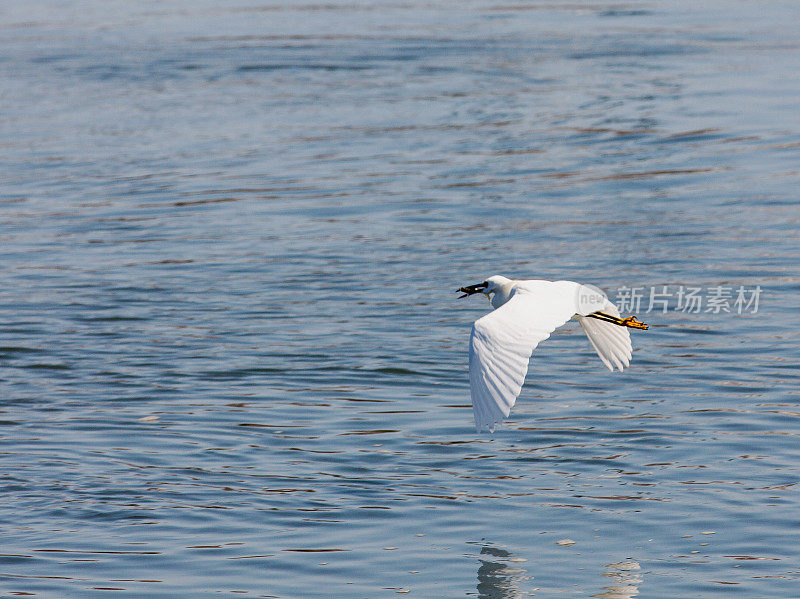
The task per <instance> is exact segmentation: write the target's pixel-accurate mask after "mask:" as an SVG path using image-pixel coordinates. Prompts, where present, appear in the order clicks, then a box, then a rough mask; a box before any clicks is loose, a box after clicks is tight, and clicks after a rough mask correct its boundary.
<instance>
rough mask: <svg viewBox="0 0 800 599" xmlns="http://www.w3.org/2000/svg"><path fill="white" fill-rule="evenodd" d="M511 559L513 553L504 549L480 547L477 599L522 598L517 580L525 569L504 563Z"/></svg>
mask: <svg viewBox="0 0 800 599" xmlns="http://www.w3.org/2000/svg"><path fill="white" fill-rule="evenodd" d="M513 559H514V556H513V554H512V553H509V552H508V551H506V550H505V549H500V548H499V547H492V546H489V545H485V546H483V547H482V548H481V558H480V562H481V565H480V566H479V567H478V599H522V593H521V592H520V590H519V588H518V585H517V582H518V581H519V580H520V579H521V578H522V576H523V575H524V574H525V570H523V569H521V568H516V567H514V566H510V565H508V564H507V563H504V562H508V561H509V560H513ZM521 561H525V560H521Z"/></svg>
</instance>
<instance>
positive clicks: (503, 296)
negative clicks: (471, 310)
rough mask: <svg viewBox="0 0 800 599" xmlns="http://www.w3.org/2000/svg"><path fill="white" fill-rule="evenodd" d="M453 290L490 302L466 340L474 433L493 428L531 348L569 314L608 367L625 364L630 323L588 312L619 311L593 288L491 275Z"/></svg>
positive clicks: (507, 407) (510, 400) (516, 389)
mask: <svg viewBox="0 0 800 599" xmlns="http://www.w3.org/2000/svg"><path fill="white" fill-rule="evenodd" d="M459 291H463V292H465V293H466V294H467V295H472V294H474V293H484V294H486V295H487V296H488V297H490V299H491V301H492V305H493V306H494V307H495V310H494V311H493V312H490V313H489V314H487V315H486V316H484V317H483V318H479V319H478V320H477V321H476V322H475V324H474V325H473V327H472V335H471V336H470V341H469V381H470V392H471V395H472V407H473V411H474V414H475V426H476V427H477V429H478V431H479V432H480V431H481V430H483V429H484V428H486V429H488V430H489V431H490V432H493V431H494V428H495V425H496V424H498V423H501V422H502V421H503V419H504V418H506V417H507V416H508V414H509V412H510V411H511V408H512V407H513V406H514V402H515V401H516V399H517V396H518V395H519V393H520V390H521V389H522V384H523V383H524V381H525V375H526V374H527V372H528V361H529V360H530V357H531V353H532V352H533V350H534V348H535V347H536V346H537V345H538V344H539V343H541V342H542V341H544V340H545V339H547V338H548V337H549V336H550V333H552V332H553V331H554V330H555V329H557V328H558V327H560V326H562V325H563V324H564V323H566V322H567V321H568V320H569V319H570V318H573V317H575V318H576V319H577V320H578V322H579V323H580V324H581V326H582V327H583V330H584V331H585V332H586V335H587V336H588V337H589V341H590V342H591V344H592V347H594V349H595V351H596V352H597V354H598V355H599V356H600V359H601V360H602V361H603V363H604V364H605V365H606V366H607V367H608V369H609V370H612V371H613V370H614V369H615V368H617V369H619V370H622V369H623V368H624V367H626V366H628V365H629V364H630V359H631V339H630V334H629V333H628V329H627V328H626V326H630V325H625V324H622V325H620V322H617V323H614V322H610V321H607V320H600V319H598V318H597V316H594V317H590V316H589V315H590V314H597V313H602V314H603V315H608V316H609V317H614V318H616V319H619V316H620V315H619V311H618V310H617V308H616V306H614V304H612V303H611V302H610V301H608V299H607V298H606V297H605V296H604V295H603V294H602V293H600V292H599V291H597V290H596V289H593V288H591V287H587V286H584V285H581V284H579V283H574V282H572V281H541V280H530V281H514V280H511V279H507V278H506V277H502V276H499V275H496V276H493V277H490V278H489V279H487V280H486V282H485V283H481V284H479V285H471V286H469V287H462V288H461V289H460V290H459ZM620 320H621V319H620ZM629 320H632V319H629ZM635 324H637V325H638V324H640V323H635ZM635 328H646V327H645V326H644V325H641V326H636V327H635Z"/></svg>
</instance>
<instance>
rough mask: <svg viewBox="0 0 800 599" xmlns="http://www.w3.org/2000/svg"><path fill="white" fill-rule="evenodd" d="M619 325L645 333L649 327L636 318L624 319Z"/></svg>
mask: <svg viewBox="0 0 800 599" xmlns="http://www.w3.org/2000/svg"><path fill="white" fill-rule="evenodd" d="M619 324H620V325H622V326H624V327H629V328H631V329H643V330H645V331H646V330H647V325H646V324H645V323H643V322H639V321H638V320H636V317H635V316H628V317H627V318H623V319H622V320H620V322H619Z"/></svg>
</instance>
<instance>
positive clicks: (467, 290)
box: [456, 275, 512, 299]
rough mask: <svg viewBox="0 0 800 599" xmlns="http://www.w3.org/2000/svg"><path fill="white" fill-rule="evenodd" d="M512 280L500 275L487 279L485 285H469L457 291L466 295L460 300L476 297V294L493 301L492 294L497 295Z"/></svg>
mask: <svg viewBox="0 0 800 599" xmlns="http://www.w3.org/2000/svg"><path fill="white" fill-rule="evenodd" d="M511 282H512V281H511V280H510V279H507V278H506V277H503V276H500V275H494V276H491V277H489V278H488V279H486V280H485V281H484V282H483V283H476V284H475V285H467V286H466V287H459V288H458V289H456V292H457V293H463V294H464V295H461V296H459V299H461V298H462V297H469V296H470V295H475V294H476V293H483V294H485V295H486V297H488V298H489V299H491V294H492V293H495V292H496V291H498V290H499V289H501V288H503V287H504V286H505V285H506V284H507V283H511Z"/></svg>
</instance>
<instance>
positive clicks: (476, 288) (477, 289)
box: [456, 281, 489, 299]
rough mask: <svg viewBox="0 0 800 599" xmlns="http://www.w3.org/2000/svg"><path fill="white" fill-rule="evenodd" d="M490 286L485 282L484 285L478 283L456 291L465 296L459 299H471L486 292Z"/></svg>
mask: <svg viewBox="0 0 800 599" xmlns="http://www.w3.org/2000/svg"><path fill="white" fill-rule="evenodd" d="M488 286H489V283H487V282H486V281H484V282H483V283H478V284H477V285H467V286H466V287H459V288H458V289H456V293H463V294H464V295H459V296H458V299H461V298H462V297H469V296H470V295H474V294H476V293H481V292H483V291H485V290H486V288H487V287H488Z"/></svg>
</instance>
